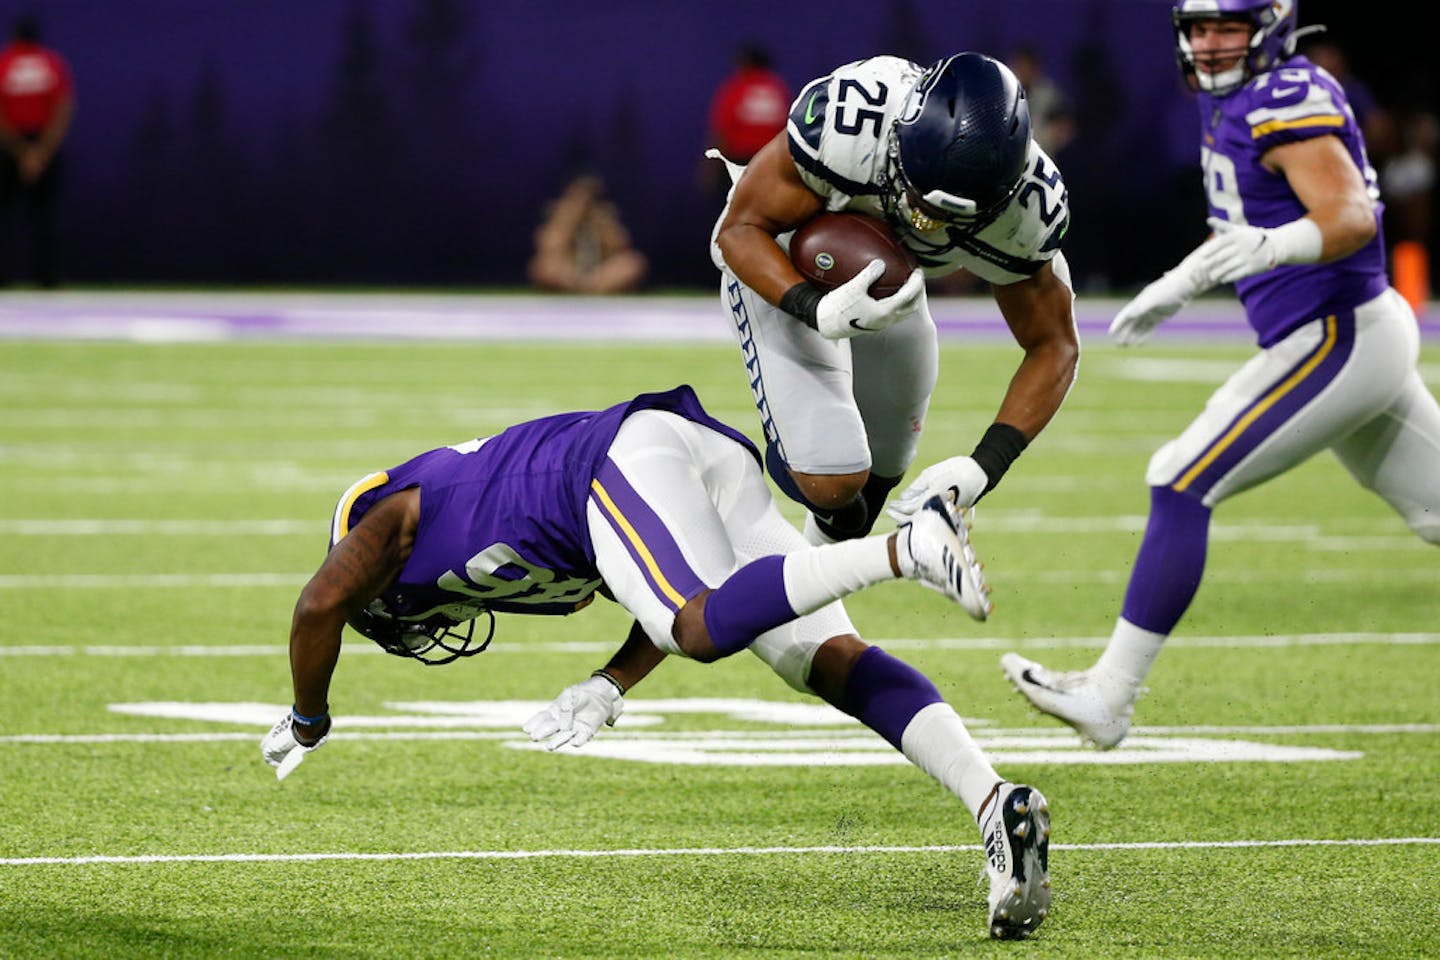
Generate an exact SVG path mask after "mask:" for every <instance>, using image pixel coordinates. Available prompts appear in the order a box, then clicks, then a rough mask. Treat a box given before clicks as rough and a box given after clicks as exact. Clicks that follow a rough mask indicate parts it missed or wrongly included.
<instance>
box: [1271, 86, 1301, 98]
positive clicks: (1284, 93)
mask: <svg viewBox="0 0 1440 960" xmlns="http://www.w3.org/2000/svg"><path fill="white" fill-rule="evenodd" d="M1299 89H1300V88H1299V87H1276V88H1275V89H1274V90H1272V91H1270V93H1271V96H1275V97H1288V96H1290V94H1292V93H1294V92H1295V91H1296V90H1299Z"/></svg>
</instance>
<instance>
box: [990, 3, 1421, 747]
mask: <svg viewBox="0 0 1440 960" xmlns="http://www.w3.org/2000/svg"><path fill="white" fill-rule="evenodd" d="M1295 14H1296V10H1295V4H1294V0H1177V2H1176V3H1175V6H1174V8H1173V11H1172V19H1173V22H1174V27H1175V42H1176V50H1177V53H1178V59H1179V63H1180V69H1181V72H1182V74H1183V76H1184V77H1185V78H1186V80H1187V81H1188V82H1189V84H1190V86H1191V88H1192V89H1193V90H1194V91H1195V92H1196V94H1197V99H1198V106H1199V108H1200V109H1199V114H1200V122H1201V125H1202V129H1203V134H1204V139H1203V143H1204V146H1203V147H1202V151H1201V161H1202V164H1203V166H1204V173H1205V190H1206V194H1207V196H1208V199H1209V203H1210V215H1211V219H1210V223H1211V225H1212V226H1213V227H1214V229H1215V235H1214V236H1213V237H1211V238H1210V239H1209V240H1207V241H1206V242H1205V243H1203V244H1201V245H1200V247H1198V248H1197V249H1196V250H1195V251H1194V252H1193V253H1191V254H1190V255H1189V256H1188V257H1186V258H1185V259H1184V260H1182V261H1181V262H1180V264H1179V265H1178V266H1176V267H1175V268H1174V269H1173V270H1171V271H1170V272H1168V273H1166V274H1165V275H1164V276H1163V277H1161V278H1160V279H1158V280H1156V281H1155V282H1154V283H1151V284H1150V285H1149V286H1147V287H1146V288H1145V289H1144V290H1142V291H1140V293H1139V295H1138V296H1136V297H1135V299H1134V300H1131V301H1130V302H1129V303H1128V304H1126V305H1125V307H1124V308H1122V309H1121V311H1120V313H1119V314H1118V315H1117V316H1116V317H1115V321H1114V323H1112V324H1111V326H1110V333H1111V336H1113V337H1114V338H1115V339H1117V340H1118V341H1119V342H1120V343H1122V344H1131V343H1138V342H1140V341H1142V340H1143V339H1145V337H1146V336H1148V335H1149V333H1150V331H1152V330H1153V329H1154V328H1155V327H1156V326H1157V325H1158V324H1159V323H1161V322H1162V321H1163V320H1165V319H1166V318H1167V317H1169V316H1171V315H1172V314H1174V313H1176V312H1178V311H1179V310H1181V309H1182V308H1183V307H1184V306H1185V304H1186V303H1187V302H1188V301H1189V300H1190V299H1191V298H1192V297H1194V296H1196V295H1198V294H1200V293H1202V292H1204V291H1205V290H1208V289H1210V288H1211V287H1213V286H1215V285H1217V284H1221V283H1231V282H1233V283H1234V284H1235V289H1236V293H1237V294H1238V295H1239V297H1240V301H1241V303H1242V304H1243V305H1244V307H1245V316H1246V319H1247V320H1248V321H1249V322H1250V326H1251V327H1252V328H1253V329H1254V332H1255V340H1256V343H1257V344H1258V346H1259V348H1260V349H1259V352H1257V353H1256V354H1255V356H1253V357H1252V358H1251V359H1250V361H1249V362H1248V363H1246V364H1245V365H1244V366H1243V367H1241V368H1240V369H1239V370H1238V371H1237V372H1236V373H1235V374H1234V375H1233V376H1231V377H1230V379H1229V380H1227V381H1226V382H1225V383H1224V384H1223V385H1222V386H1221V387H1220V388H1219V389H1218V390H1217V391H1216V392H1215V394H1214V395H1213V396H1212V397H1211V398H1210V401H1209V403H1208V404H1207V405H1206V406H1205V409H1204V411H1203V412H1201V414H1200V415H1199V416H1198V417H1197V418H1196V419H1195V420H1194V422H1192V423H1191V424H1190V426H1189V427H1187V428H1186V429H1185V431H1184V432H1183V433H1181V435H1180V436H1179V437H1177V438H1176V439H1174V440H1172V441H1171V442H1169V443H1167V444H1166V445H1165V446H1163V447H1161V448H1160V450H1159V451H1158V452H1157V453H1156V454H1155V456H1154V457H1153V458H1151V460H1150V467H1149V470H1148V471H1147V473H1146V477H1145V481H1146V483H1148V484H1149V486H1150V518H1149V521H1148V523H1147V525H1146V529H1145V537H1144V539H1143V540H1142V541H1141V544H1140V550H1139V553H1138V555H1137V556H1136V558H1135V565H1134V567H1133V569H1132V571H1131V574H1130V583H1129V586H1128V587H1127V588H1126V591H1125V602H1124V606H1123V607H1122V608H1121V612H1120V617H1119V618H1118V620H1117V621H1116V623H1115V629H1114V632H1113V633H1112V634H1111V637H1110V642H1109V644H1108V645H1107V646H1106V648H1105V651H1104V653H1102V654H1101V655H1100V659H1099V660H1098V661H1097V662H1096V663H1095V664H1094V665H1093V666H1091V667H1090V668H1089V669H1087V670H1079V671H1066V672H1062V671H1055V670H1047V669H1046V668H1045V667H1043V666H1041V665H1040V664H1038V663H1034V662H1032V661H1030V660H1027V659H1025V658H1024V657H1021V656H1020V655H1019V654H1015V653H1009V654H1006V655H1005V656H1004V657H1003V658H1002V660H1001V664H1002V666H1003V668H1004V670H1005V673H1006V675H1007V676H1009V678H1010V680H1011V682H1012V683H1013V684H1014V685H1015V687H1016V689H1017V690H1019V691H1020V693H1021V694H1023V695H1024V696H1025V697H1026V698H1027V699H1029V700H1030V701H1031V702H1032V703H1033V704H1035V706H1037V707H1038V708H1040V709H1041V710H1043V711H1044V712H1046V713H1049V714H1051V715H1053V716H1055V717H1058V718H1059V719H1061V720H1063V721H1065V722H1066V723H1068V724H1070V725H1071V726H1072V727H1074V728H1075V729H1076V730H1078V731H1079V732H1080V733H1081V735H1082V736H1083V737H1084V738H1085V739H1087V740H1089V741H1091V742H1092V743H1094V744H1095V745H1096V746H1098V747H1101V748H1109V747H1113V746H1115V745H1116V744H1118V743H1119V742H1120V741H1121V740H1122V739H1123V738H1124V737H1125V735H1126V733H1127V732H1128V731H1129V729H1130V719H1131V716H1132V713H1133V710H1134V706H1135V701H1136V699H1137V698H1138V697H1139V695H1140V689H1141V684H1142V683H1143V682H1144V680H1145V677H1146V675H1147V674H1148V673H1149V671H1150V667H1151V665H1152V664H1153V663H1154V660H1155V658H1156V657H1157V656H1158V655H1159V653H1160V649H1161V646H1162V645H1163V644H1164V642H1165V639H1166V637H1168V636H1169V635H1170V633H1171V631H1172V630H1174V628H1175V627H1176V625H1177V624H1178V623H1179V622H1180V619H1181V618H1182V617H1183V616H1184V614H1185V611H1186V610H1188V609H1189V606H1190V603H1191V601H1192V600H1193V599H1194V597H1195V594H1196V591H1197V590H1198V589H1199V586H1200V580H1201V577H1202V575H1203V574H1204V571H1205V555H1206V550H1207V546H1208V539H1209V529H1210V514H1211V511H1212V510H1213V509H1214V508H1215V507H1217V506H1219V505H1220V503H1221V502H1222V501H1224V500H1227V499H1229V498H1230V497H1232V496H1234V495H1236V494H1238V493H1241V492H1243V491H1245V490H1248V489H1250V488H1251V487H1254V486H1256V485H1258V484H1261V483H1264V482H1265V481H1266V480H1269V479H1270V478H1272V477H1275V476H1278V475H1280V474H1282V473H1284V472H1286V471H1287V470H1290V469H1291V468H1293V467H1295V466H1297V465H1299V464H1301V463H1303V462H1304V461H1305V460H1307V459H1309V458H1310V457H1312V456H1314V455H1315V454H1317V453H1320V452H1321V451H1324V450H1330V451H1332V452H1334V454H1335V456H1336V457H1337V458H1338V459H1339V460H1340V462H1341V463H1342V464H1343V465H1344V466H1345V469H1346V470H1348V471H1349V472H1350V474H1351V476H1353V477H1354V478H1355V479H1356V480H1357V481H1358V482H1359V483H1360V484H1362V485H1363V486H1364V487H1366V488H1367V489H1370V490H1373V491H1374V492H1375V493H1377V494H1378V495H1379V496H1381V497H1382V498H1384V500H1385V501H1386V503H1388V504H1389V505H1390V506H1391V507H1392V508H1393V509H1394V510H1395V512H1396V513H1397V514H1399V515H1400V516H1401V517H1402V518H1403V519H1404V520H1405V522H1406V524H1407V525H1408V526H1409V527H1410V528H1411V529H1412V530H1413V531H1414V532H1415V533H1416V535H1417V536H1419V537H1420V538H1421V539H1423V540H1425V541H1427V542H1429V543H1434V544H1440V404H1437V403H1436V401H1435V397H1434V395H1433V394H1431V393H1430V391H1429V390H1428V389H1427V388H1426V386H1425V384H1424V383H1423V382H1422V381H1421V378H1420V373H1419V371H1418V370H1417V369H1416V360H1417V359H1418V356H1419V348H1420V334H1419V329H1418V327H1417V325H1416V322H1415V316H1414V314H1413V313H1412V312H1411V309H1410V306H1409V304H1408V303H1406V301H1405V299H1404V298H1403V297H1401V296H1400V294H1399V293H1398V292H1396V291H1395V290H1394V289H1392V288H1391V287H1390V285H1389V282H1388V279H1387V276H1386V270H1385V242H1384V237H1383V235H1382V233H1381V231H1380V220H1381V208H1380V204H1379V200H1378V197H1379V191H1378V189H1377V188H1376V182H1375V171H1374V169H1373V168H1371V166H1370V163H1369V161H1368V160H1367V159H1366V152H1365V143H1364V137H1363V136H1362V134H1361V132H1360V128H1359V126H1358V125H1357V124H1356V122H1355V116H1354V113H1353V112H1352V111H1351V109H1350V106H1349V104H1348V103H1347V102H1346V99H1345V91H1344V90H1343V88H1342V87H1341V86H1340V84H1339V83H1338V82H1337V81H1336V80H1335V78H1334V77H1332V76H1331V75H1330V74H1328V73H1326V72H1325V71H1324V70H1322V69H1320V68H1319V67H1317V66H1315V65H1314V64H1313V63H1311V62H1310V61H1309V60H1308V59H1306V58H1305V57H1304V56H1302V55H1298V54H1296V53H1295V39H1296V37H1297V36H1298V34H1299V32H1300V31H1297V30H1296V28H1295Z"/></svg>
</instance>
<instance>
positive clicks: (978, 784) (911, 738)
mask: <svg viewBox="0 0 1440 960" xmlns="http://www.w3.org/2000/svg"><path fill="white" fill-rule="evenodd" d="M900 752H901V753H903V754H905V757H906V759H908V760H909V761H910V762H911V763H913V764H915V766H917V767H919V768H920V769H921V770H924V771H925V772H926V773H928V774H930V776H932V777H934V778H935V779H936V780H938V781H939V782H940V785H941V786H943V787H944V788H945V789H946V790H949V791H950V792H951V793H953V794H955V796H956V797H959V798H960V802H961V803H963V804H965V809H967V810H969V811H970V816H971V817H973V818H976V823H977V824H978V823H979V819H978V818H979V816H980V804H982V803H984V802H985V798H986V797H988V796H989V795H990V791H991V790H993V789H994V788H995V784H997V783H999V782H1001V777H1000V775H999V774H997V773H996V772H995V768H994V767H992V766H990V761H989V759H987V758H986V756H985V754H984V753H983V752H981V750H980V746H979V744H977V743H976V742H975V740H974V738H972V737H971V736H970V731H969V730H967V729H965V722H964V721H963V720H961V719H960V715H959V714H957V713H956V712H955V709H954V708H953V707H951V706H950V704H948V703H944V702H941V703H932V704H930V705H929V706H927V707H925V708H924V709H923V710H921V711H920V712H919V713H917V714H915V716H913V717H911V718H910V723H909V724H907V725H906V727H905V732H904V733H903V734H901V735H900Z"/></svg>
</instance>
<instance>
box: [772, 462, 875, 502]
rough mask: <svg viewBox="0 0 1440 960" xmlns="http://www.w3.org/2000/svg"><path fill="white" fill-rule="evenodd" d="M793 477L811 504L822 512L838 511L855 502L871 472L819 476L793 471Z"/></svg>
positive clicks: (862, 471)
mask: <svg viewBox="0 0 1440 960" xmlns="http://www.w3.org/2000/svg"><path fill="white" fill-rule="evenodd" d="M791 476H793V477H794V478H795V483H796V485H797V486H799V488H800V492H801V493H803V494H804V495H805V499H806V500H808V501H810V503H812V504H813V505H815V506H816V507H818V508H819V509H821V510H838V509H840V508H841V507H844V506H847V505H849V504H851V503H854V502H855V500H856V498H857V497H859V496H860V491H861V490H863V489H864V487H865V481H866V479H867V478H869V476H870V472H869V471H868V470H861V471H859V472H857V473H839V474H818V473H799V472H797V471H791Z"/></svg>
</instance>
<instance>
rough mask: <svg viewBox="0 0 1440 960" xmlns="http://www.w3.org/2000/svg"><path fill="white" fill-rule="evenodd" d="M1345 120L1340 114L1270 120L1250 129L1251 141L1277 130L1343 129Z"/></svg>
mask: <svg viewBox="0 0 1440 960" xmlns="http://www.w3.org/2000/svg"><path fill="white" fill-rule="evenodd" d="M1343 126H1345V118H1344V117H1342V116H1340V115H1339V114H1332V115H1328V116H1321V117H1304V118H1303V119H1300V120H1270V121H1268V122H1266V123H1262V124H1259V125H1258V126H1254V127H1251V128H1250V139H1251V140H1259V139H1260V138H1261V137H1263V136H1265V134H1267V133H1274V132H1275V131H1277V130H1301V129H1304V128H1305V127H1343Z"/></svg>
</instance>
